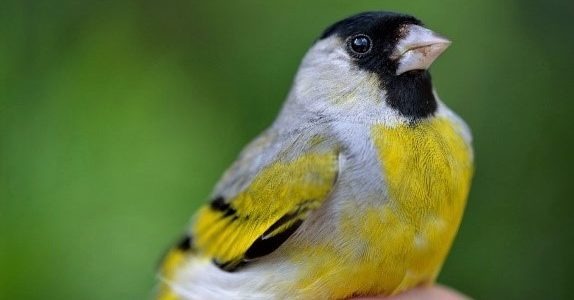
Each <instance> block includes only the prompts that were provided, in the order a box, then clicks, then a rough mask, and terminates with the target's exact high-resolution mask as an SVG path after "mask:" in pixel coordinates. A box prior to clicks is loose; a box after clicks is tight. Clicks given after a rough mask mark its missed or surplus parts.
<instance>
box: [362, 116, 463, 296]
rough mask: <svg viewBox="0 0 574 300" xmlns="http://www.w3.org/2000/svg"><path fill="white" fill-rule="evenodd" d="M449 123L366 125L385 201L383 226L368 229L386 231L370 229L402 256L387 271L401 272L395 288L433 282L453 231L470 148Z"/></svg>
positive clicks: (436, 120) (460, 209)
mask: <svg viewBox="0 0 574 300" xmlns="http://www.w3.org/2000/svg"><path fill="white" fill-rule="evenodd" d="M454 126H455V125H454V124H453V123H452V122H451V121H449V120H448V119H444V118H433V119H430V120H425V121H422V122H420V123H417V124H414V125H404V126H397V127H387V126H383V125H379V126H375V127H374V128H373V129H372V136H373V139H374V143H375V146H376V148H377V151H378V157H379V162H380V163H381V168H382V170H383V172H384V177H385V180H386V183H387V191H388V198H389V199H388V200H389V201H388V204H386V205H385V206H384V207H383V209H382V210H381V211H380V214H378V216H379V217H382V219H381V220H380V221H379V222H380V223H383V224H385V226H384V228H381V227H378V226H371V228H380V229H383V230H384V231H386V232H380V231H379V232H378V233H373V234H376V235H377V236H378V237H379V240H380V241H381V242H380V244H379V245H380V247H382V248H383V249H384V250H383V252H384V253H385V255H389V256H390V257H396V256H400V257H402V260H400V261H398V262H395V264H394V266H393V267H394V268H396V270H395V271H398V272H391V273H395V274H397V275H401V276H402V279H401V280H400V281H397V282H400V283H399V286H397V288H396V291H400V290H404V289H407V288H409V287H411V286H413V285H417V284H420V283H423V282H431V281H434V280H435V278H436V276H437V275H438V272H439V270H440V268H441V266H442V263H443V261H444V259H445V257H446V255H447V253H448V251H449V249H450V245H451V243H452V240H453V238H454V235H455V234H456V231H457V230H458V226H459V224H460V220H461V217H462V214H463V211H464V207H465V204H466V198H467V195H468V191H469V188H470V181H471V177H472V172H473V167H472V154H471V151H472V150H471V149H470V146H469V145H468V144H467V143H466V142H465V141H464V139H463V137H462V136H461V134H460V133H459V132H458V131H457V130H456V128H455V127H454ZM365 230H369V229H368V228H365ZM400 232H402V233H400ZM381 236H384V237H383V238H381ZM372 238H373V239H375V238H376V237H375V236H373V237H372ZM375 244H377V243H376V242H375ZM393 251H397V253H392V252H393ZM401 253H402V254H401Z"/></svg>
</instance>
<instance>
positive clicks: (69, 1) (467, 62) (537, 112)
mask: <svg viewBox="0 0 574 300" xmlns="http://www.w3.org/2000/svg"><path fill="white" fill-rule="evenodd" d="M379 9H385V10H394V11H401V12H408V13H411V14H414V15H416V16H418V17H419V18H421V19H422V20H423V21H425V22H426V23H427V24H428V25H429V26H430V27H431V28H432V29H434V30H436V31H437V32H440V33H442V34H444V35H446V36H448V37H449V38H451V39H452V40H453V41H454V43H453V46H452V47H451V48H450V49H449V50H448V51H447V53H446V54H445V55H444V56H442V57H441V58H440V59H439V60H438V61H437V63H436V64H435V65H434V67H433V76H434V82H435V86H436V87H437V89H438V90H439V93H440V95H441V98H442V99H443V100H444V101H445V102H447V104H448V105H450V106H451V107H452V108H453V109H454V110H455V111H457V112H458V113H459V114H460V115H461V116H463V117H464V118H465V119H466V120H467V121H468V123H469V124H470V126H471V127H472V129H473V132H474V136H475V149H476V157H477V172H476V177H475V181H474V186H473V189H472V192H471V195H470V201H469V205H468V209H467V213H466V216H465V219H464V221H463V225H462V228H461V230H460V234H459V236H458V238H457V240H456V242H455V244H454V247H453V250H452V253H451V255H450V257H449V259H448V261H447V263H446V265H445V267H444V271H443V272H442V274H441V277H440V281H441V282H442V283H444V284H447V285H450V286H453V287H455V288H457V289H459V290H461V291H464V292H465V293H468V294H469V295H472V296H474V297H476V298H478V299H536V298H538V299H565V298H568V297H570V298H571V297H573V295H574V289H573V285H572V283H571V282H569V281H570V279H571V278H573V277H572V274H573V273H572V272H573V271H572V267H574V265H573V261H574V260H573V258H572V256H573V254H574V239H573V233H572V232H573V230H574V228H573V225H574V222H573V219H574V218H573V217H572V214H573V213H572V212H573V208H574V205H573V202H574V199H573V198H572V191H571V190H570V189H571V188H572V183H571V181H572V178H573V177H572V169H571V168H572V167H573V159H572V154H573V150H574V147H573V144H574V141H573V135H572V127H573V126H572V113H573V109H574V99H573V97H572V95H573V92H574V88H573V85H574V82H573V76H572V70H573V61H574V59H573V58H572V55H573V54H574V38H573V37H574V33H573V32H574V30H573V29H574V27H573V26H572V23H571V22H572V20H574V2H572V1H566V0H547V1H534V0H526V1H525V0H520V1H519V0H514V1H510V0H505V1H497V0H484V1H468V2H463V1H455V0H448V1H433V2H431V1H423V0H415V1H399V0H396V1H353V2H351V1H327V0H322V1H313V2H311V1H281V2H279V1H277V2H272V1H221V0H219V1H202V2H199V1H191V0H190V1H164V2H159V1H151V0H146V1H111V0H100V1H96V0H92V1H75V0H54V1H32V0H20V1H11V0H4V1H2V2H1V3H0V225H1V226H0V298H1V299H145V298H148V297H149V295H150V290H151V289H152V286H153V284H154V274H155V268H156V264H157V262H158V261H159V258H160V256H161V254H162V253H163V251H164V250H165V249H166V247H168V246H169V245H170V244H171V243H172V242H173V241H175V240H176V239H177V238H178V237H179V235H180V233H181V232H182V231H183V229H184V227H185V225H186V224H187V221H188V220H189V217H190V215H191V213H192V212H193V211H194V209H195V208H196V207H197V206H198V205H199V204H200V203H202V202H203V201H205V200H206V197H207V196H208V194H209V192H210V190H211V188H212V186H213V184H214V183H215V182H216V180H217V179H218V177H219V175H220V174H221V172H222V171H223V170H224V169H225V168H226V166H228V165H229V164H230V162H232V161H233V159H234V158H235V155H236V154H237V153H238V151H239V150H240V149H241V148H242V146H243V145H244V144H245V143H247V142H248V141H249V140H250V139H252V138H253V137H254V136H255V135H256V134H258V133H259V132H260V131H261V130H263V129H264V128H265V127H266V126H267V125H269V124H270V122H271V121H272V120H273V119H274V117H275V114H276V113H277V111H278V109H279V108H280V105H281V103H282V101H283V99H284V97H285V95H286V93H287V91H288V89H289V86H290V83H291V79H292V76H293V74H294V72H295V71H296V69H297V65H298V63H299V60H300V59H301V57H302V55H303V54H304V52H305V51H306V49H307V48H308V47H309V46H310V44H311V43H312V42H313V40H314V39H315V38H316V37H317V36H318V34H319V33H320V32H321V31H322V30H323V29H324V28H325V27H326V26H327V25H329V24H330V23H332V22H334V21H336V20H338V19H340V18H342V17H345V16H347V15H350V14H354V13H356V12H359V11H364V10H379Z"/></svg>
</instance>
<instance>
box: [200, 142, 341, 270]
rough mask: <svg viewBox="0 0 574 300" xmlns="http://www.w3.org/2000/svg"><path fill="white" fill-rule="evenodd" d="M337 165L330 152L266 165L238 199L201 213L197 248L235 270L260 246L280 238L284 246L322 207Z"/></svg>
mask: <svg viewBox="0 0 574 300" xmlns="http://www.w3.org/2000/svg"><path fill="white" fill-rule="evenodd" d="M337 166H338V154H337V153H334V152H328V153H309V154H305V155H303V156H301V157H299V158H298V159H295V160H293V161H288V162H283V161H277V162H275V163H273V164H271V165H269V166H267V167H265V168H264V169H263V170H262V171H261V172H260V174H259V175H258V176H256V177H255V178H254V179H253V181H252V182H251V184H250V186H249V187H248V188H247V189H245V190H244V191H242V192H241V193H239V194H238V195H237V196H236V197H235V198H233V199H223V198H218V199H215V200H214V201H213V202H212V203H211V205H208V206H205V207H203V208H202V209H201V210H200V211H199V213H198V215H197V217H196V221H195V223H194V227H193V229H192V235H193V237H194V247H195V249H197V250H198V252H200V253H202V254H204V255H206V256H209V257H212V258H213V259H214V260H215V261H217V262H219V263H221V264H225V265H228V266H231V268H233V267H234V266H236V265H237V264H239V263H241V262H242V260H243V259H244V258H246V254H250V253H249V251H250V250H253V248H252V246H253V245H254V243H256V242H258V241H262V242H264V241H265V240H271V239H272V238H274V237H276V238H278V239H280V241H279V242H278V243H279V244H280V243H281V242H282V241H284V240H285V239H286V238H287V237H288V235H290V234H291V233H292V232H290V230H292V231H294V229H296V225H299V224H300V222H301V221H302V220H303V219H305V217H306V216H307V214H308V213H309V212H310V211H311V210H313V209H315V208H317V207H319V206H320V205H321V204H322V202H323V200H324V199H325V198H326V197H327V195H328V193H329V192H330V191H331V188H332V186H333V183H334V181H335V179H336V176H337V171H338V169H337ZM293 227H295V228H294V229H293ZM285 235H287V236H285ZM275 246H279V245H275ZM256 252H257V253H256ZM258 253H260V251H257V250H256V251H253V254H250V255H247V256H252V255H257V254H258Z"/></svg>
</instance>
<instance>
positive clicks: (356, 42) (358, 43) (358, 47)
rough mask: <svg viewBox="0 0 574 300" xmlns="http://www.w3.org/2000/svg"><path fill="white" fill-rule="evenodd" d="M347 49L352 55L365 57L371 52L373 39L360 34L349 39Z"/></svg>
mask: <svg viewBox="0 0 574 300" xmlns="http://www.w3.org/2000/svg"><path fill="white" fill-rule="evenodd" d="M347 47H348V48H349V50H350V51H351V53H352V54H355V55H364V54H366V53H368V52H369V51H371V48H372V47H373V43H372V42H371V38H370V37H368V36H367V35H364V34H358V35H354V36H352V37H350V38H349V40H348V41H347Z"/></svg>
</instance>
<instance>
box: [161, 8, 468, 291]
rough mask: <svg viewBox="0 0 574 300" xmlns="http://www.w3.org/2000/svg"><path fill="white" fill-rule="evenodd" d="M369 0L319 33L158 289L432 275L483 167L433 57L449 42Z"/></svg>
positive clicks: (410, 280) (345, 283)
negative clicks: (442, 89)
mask: <svg viewBox="0 0 574 300" xmlns="http://www.w3.org/2000/svg"><path fill="white" fill-rule="evenodd" d="M450 43H451V42H450V41H449V40H447V39H446V38H444V37H442V36H440V35H438V34H436V33H434V32H433V31H431V30H429V29H428V28H426V27H425V26H424V25H423V24H422V23H421V21H419V20H418V19H416V18H415V17H412V16H409V15H405V14H398V13H391V12H366V13H361V14H357V15H354V16H351V17H349V18H346V19H344V20H342V21H339V22H337V23H335V24H333V25H331V26H330V27H328V28H327V29H326V30H325V31H324V32H323V34H322V35H321V36H320V37H319V39H317V40H316V41H315V42H314V44H313V45H312V46H311V48H310V49H309V51H308V52H307V54H306V55H305V57H304V58H303V61H302V63H301V65H300V67H299V70H298V72H297V74H296V77H295V79H294V83H293V86H292V89H291V91H290V93H289V95H288V97H287V100H286V102H285V104H284V106H283V108H282V110H281V112H280V113H279V115H278V117H277V119H276V120H275V121H274V123H273V124H272V125H271V126H270V127H269V128H268V129H266V130H265V131H264V132H263V133H262V134H261V135H259V136H258V137H257V138H256V139H255V140H254V141H252V142H251V143H250V144H249V145H248V146H247V147H246V148H245V149H244V150H243V151H242V152H241V153H240V155H239V157H238V158H237V160H236V161H235V162H234V163H233V164H232V166H231V167H230V168H229V169H228V170H227V171H226V172H225V173H224V175H223V177H222V178H221V179H220V181H219V183H217V185H216V186H215V189H214V191H213V194H212V195H211V198H210V199H209V200H210V201H209V202H208V203H207V204H206V205H204V206H203V207H202V208H200V209H199V211H198V212H197V213H196V214H195V216H194V217H193V219H192V222H191V226H190V228H189V230H187V232H186V234H185V236H184V237H183V238H182V240H181V241H180V242H179V243H178V244H177V245H176V246H175V247H173V248H172V249H171V250H170V251H169V252H168V253H167V255H166V257H165V259H164V263H163V265H162V267H161V270H160V279H161V283H160V286H159V292H158V296H157V297H158V298H157V299H162V300H167V299H345V298H349V297H354V296H369V295H394V294H397V293H400V292H403V291H405V290H408V289H410V288H413V287H416V286H420V285H428V284H432V283H433V282H434V281H435V280H436V278H437V276H438V274H439V271H440V269H441V266H442V264H443V262H444V260H445V258H446V256H447V254H448V251H449V249H450V247H451V244H452V242H453V239H454V237H455V235H456V232H457V230H458V227H459V224H460V222H461V218H462V215H463V211H464V208H465V204H466V199H467V195H468V192H469V189H470V183H471V178H472V174H473V150H472V146H471V134H470V131H469V128H468V127H467V125H466V124H465V123H464V121H463V120H462V119H461V118H460V117H458V116H457V115H456V114H455V113H453V112H452V111H451V110H450V109H449V108H447V107H446V105H445V104H444V103H443V102H442V101H441V100H440V99H439V97H438V96H437V93H436V92H435V89H434V88H433V85H432V82H431V76H430V74H429V71H428V69H429V67H430V65H431V64H432V63H433V61H434V60H435V59H436V58H437V57H438V56H439V55H440V54H441V53H443V51H444V50H445V49H446V48H447V47H448V46H449V45H450Z"/></svg>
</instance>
